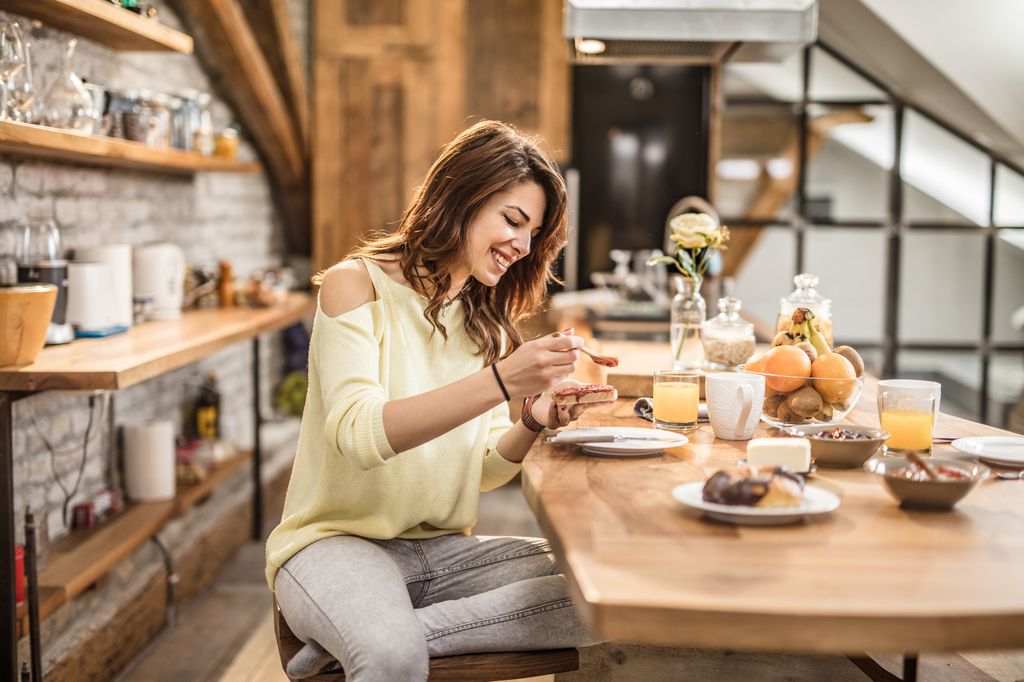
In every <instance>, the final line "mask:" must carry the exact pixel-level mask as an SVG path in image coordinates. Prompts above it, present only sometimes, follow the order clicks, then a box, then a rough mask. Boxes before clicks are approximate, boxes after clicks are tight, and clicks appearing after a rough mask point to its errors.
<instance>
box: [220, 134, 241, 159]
mask: <svg viewBox="0 0 1024 682" xmlns="http://www.w3.org/2000/svg"><path fill="white" fill-rule="evenodd" d="M214 155H215V156H217V157H219V158H222V159H226V160H227V161H234V160H235V159H236V158H237V156H238V131H237V130H235V129H234V128H225V129H224V130H222V131H220V134H219V135H218V136H217V139H216V141H215V143H214Z"/></svg>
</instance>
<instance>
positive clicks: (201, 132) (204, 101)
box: [192, 92, 214, 156]
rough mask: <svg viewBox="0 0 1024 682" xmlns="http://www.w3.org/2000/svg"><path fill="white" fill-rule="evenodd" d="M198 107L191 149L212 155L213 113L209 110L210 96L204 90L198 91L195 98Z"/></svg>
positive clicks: (204, 154) (205, 154)
mask: <svg viewBox="0 0 1024 682" xmlns="http://www.w3.org/2000/svg"><path fill="white" fill-rule="evenodd" d="M196 106H197V108H198V115H199V119H198V123H197V124H196V129H195V132H194V133H193V135H194V141H193V143H192V149H193V150H195V151H197V152H199V153H200V154H202V155H203V156H213V150H214V139H213V114H212V113H211V112H210V96H209V95H208V94H206V93H205V92H201V93H199V97H198V98H197V100H196Z"/></svg>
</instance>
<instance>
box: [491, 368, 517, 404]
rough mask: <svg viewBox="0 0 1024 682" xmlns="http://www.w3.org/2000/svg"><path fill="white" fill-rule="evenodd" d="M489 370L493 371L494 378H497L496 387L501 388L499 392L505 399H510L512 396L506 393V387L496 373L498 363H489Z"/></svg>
mask: <svg viewBox="0 0 1024 682" xmlns="http://www.w3.org/2000/svg"><path fill="white" fill-rule="evenodd" d="M491 371H492V372H494V378H495V379H497V380H498V388H500V389H501V394H502V395H503V396H505V400H506V401H509V400H512V396H510V395H509V394H508V389H507V388H505V382H504V381H502V380H501V375H500V374H498V363H494V364H493V365H491Z"/></svg>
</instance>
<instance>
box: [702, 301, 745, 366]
mask: <svg viewBox="0 0 1024 682" xmlns="http://www.w3.org/2000/svg"><path fill="white" fill-rule="evenodd" d="M741 308H743V303H741V302H740V300H739V299H738V298H735V297H733V296H726V297H725V298H720V299H718V310H719V311H720V312H719V313H718V315H716V316H715V317H713V318H711V319H710V320H708V321H707V322H705V323H704V324H703V325H702V328H701V338H702V340H703V342H704V364H705V366H706V367H707V368H708V369H725V370H731V369H736V368H737V367H739V366H740V365H742V364H743V363H744V362H746V361H747V359H748V358H749V357H750V356H751V355H753V354H754V344H755V339H754V324H753V323H752V322H747V321H746V320H744V319H743V318H742V317H740V309H741Z"/></svg>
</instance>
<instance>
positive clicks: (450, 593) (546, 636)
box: [275, 534, 597, 682]
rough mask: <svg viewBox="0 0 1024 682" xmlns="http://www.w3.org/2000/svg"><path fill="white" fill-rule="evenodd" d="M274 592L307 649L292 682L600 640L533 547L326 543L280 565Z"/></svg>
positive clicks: (519, 541)
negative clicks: (329, 671) (332, 669)
mask: <svg viewBox="0 0 1024 682" xmlns="http://www.w3.org/2000/svg"><path fill="white" fill-rule="evenodd" d="M275 592H276V594H277V602H278V605H279V606H280V608H281V614H282V615H283V616H284V619H285V621H287V623H288V625H289V627H290V628H291V629H292V632H294V633H295V635H296V636H297V637H298V638H299V639H301V640H302V641H303V642H306V646H305V647H304V648H303V649H302V650H301V651H300V652H299V653H298V654H296V655H295V657H294V658H292V660H291V661H289V663H288V669H287V672H288V675H289V677H293V678H302V677H309V676H311V675H313V674H315V673H317V672H319V671H320V670H321V669H322V668H324V666H325V665H328V664H329V663H330V662H331V660H332V659H337V660H338V661H339V662H340V663H341V665H342V667H343V668H344V669H345V676H346V679H348V680H351V681H352V682H375V681H377V680H380V681H382V682H395V681H398V680H401V681H405V680H426V679H427V667H428V658H429V657H432V656H450V655H454V654H467V653H481V652H488V651H527V650H530V649H555V648H562V647H578V646H585V645H588V644H594V643H596V642H597V640H594V639H592V638H591V637H590V636H589V635H588V633H587V630H586V628H585V627H584V626H583V623H582V622H581V621H580V619H579V616H578V615H577V613H576V609H575V608H573V604H572V600H571V599H570V598H569V595H568V593H567V591H566V585H565V578H564V577H562V576H561V575H559V574H558V569H557V566H556V564H555V559H554V556H553V555H552V553H551V549H550V547H549V546H548V543H547V541H546V540H542V539H537V538H516V537H483V536H466V535H461V534H456V535H444V536H441V537H438V538H433V539H430V540H367V539H365V538H360V537H354V536H335V537H330V538H325V539H323V540H320V541H318V542H315V543H313V544H312V545H310V546H308V547H306V548H305V549H303V550H302V551H300V552H299V553H298V554H296V555H295V556H294V557H292V558H291V559H289V560H288V562H287V563H286V564H285V565H284V566H283V567H281V569H280V570H279V571H278V573H277V578H276V579H275Z"/></svg>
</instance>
